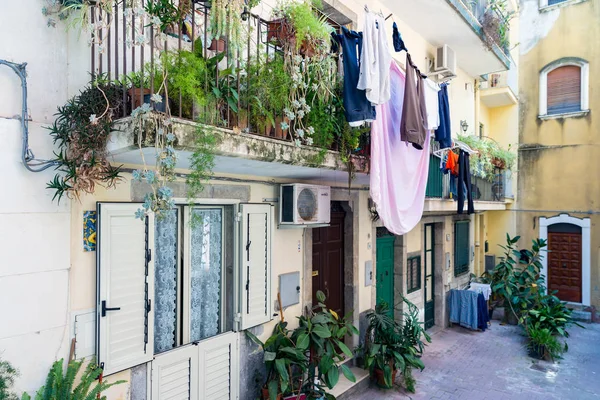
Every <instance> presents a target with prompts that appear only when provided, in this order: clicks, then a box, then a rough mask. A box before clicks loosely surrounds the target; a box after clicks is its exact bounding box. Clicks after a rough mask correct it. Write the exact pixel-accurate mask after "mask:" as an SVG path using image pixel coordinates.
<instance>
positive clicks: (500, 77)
mask: <svg viewBox="0 0 600 400" xmlns="http://www.w3.org/2000/svg"><path fill="white" fill-rule="evenodd" d="M506 87H507V88H509V89H510V90H512V92H513V94H514V95H515V96H518V95H519V75H518V70H517V66H516V65H515V62H514V61H513V60H512V59H511V61H510V69H509V70H508V71H505V72H498V73H493V74H489V75H488V82H487V88H488V89H493V88H506ZM484 89H485V88H484Z"/></svg>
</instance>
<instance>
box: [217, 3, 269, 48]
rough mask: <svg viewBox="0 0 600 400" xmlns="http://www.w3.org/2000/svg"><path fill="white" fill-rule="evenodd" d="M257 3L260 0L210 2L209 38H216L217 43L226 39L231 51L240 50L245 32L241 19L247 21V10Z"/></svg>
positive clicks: (244, 25)
mask: <svg viewBox="0 0 600 400" xmlns="http://www.w3.org/2000/svg"><path fill="white" fill-rule="evenodd" d="M259 3H260V0H212V2H211V6H210V7H211V13H210V34H211V36H212V37H213V38H218V39H217V42H218V41H219V40H222V38H227V43H228V44H229V45H230V46H231V50H235V51H237V50H239V49H241V48H242V46H243V44H244V41H245V38H246V36H245V35H244V34H243V33H244V32H245V31H246V24H244V23H243V19H244V18H246V19H247V16H248V14H249V13H248V9H251V8H253V7H256V6H257V5H258V4H259ZM214 40H215V39H213V43H214ZM212 45H213V44H211V47H212ZM214 45H215V47H217V48H218V46H219V44H218V43H214ZM210 50H213V49H210ZM223 50H224V48H223ZM223 50H220V51H223Z"/></svg>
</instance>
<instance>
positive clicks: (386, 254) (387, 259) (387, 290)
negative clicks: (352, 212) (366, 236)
mask: <svg viewBox="0 0 600 400" xmlns="http://www.w3.org/2000/svg"><path fill="white" fill-rule="evenodd" d="M375 278H376V282H377V304H379V303H381V302H386V303H387V304H388V306H389V307H390V312H391V315H392V316H393V309H394V236H389V235H387V236H383V237H378V238H377V264H376V277H375Z"/></svg>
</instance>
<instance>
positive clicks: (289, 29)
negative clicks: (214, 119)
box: [267, 18, 316, 57]
mask: <svg viewBox="0 0 600 400" xmlns="http://www.w3.org/2000/svg"><path fill="white" fill-rule="evenodd" d="M267 42H269V43H271V44H274V45H275V46H278V47H284V45H286V44H288V45H290V46H295V45H296V32H294V27H293V26H292V24H291V22H290V21H288V20H287V19H286V18H280V19H275V20H273V21H269V22H267ZM299 51H300V54H302V55H303V56H306V57H312V56H314V55H315V54H316V48H315V45H314V44H313V43H310V42H309V41H307V40H305V41H304V42H302V44H301V45H300V49H299Z"/></svg>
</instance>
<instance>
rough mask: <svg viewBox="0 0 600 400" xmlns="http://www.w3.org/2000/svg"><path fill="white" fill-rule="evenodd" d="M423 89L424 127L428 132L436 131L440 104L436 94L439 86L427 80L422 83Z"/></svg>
mask: <svg viewBox="0 0 600 400" xmlns="http://www.w3.org/2000/svg"><path fill="white" fill-rule="evenodd" d="M423 83H424V85H423V86H424V89H425V109H426V111H427V121H426V124H425V125H426V127H427V129H429V130H436V129H437V128H438V126H440V103H439V99H438V92H439V91H440V85H438V84H437V83H435V82H434V81H432V80H431V79H429V78H427V79H425V80H424V81H423Z"/></svg>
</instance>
